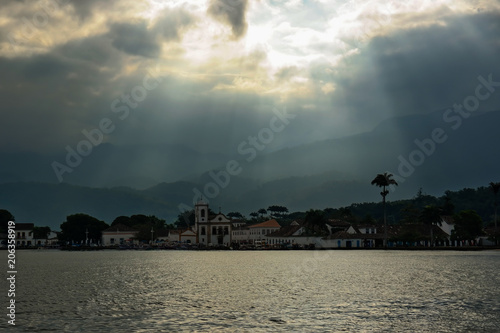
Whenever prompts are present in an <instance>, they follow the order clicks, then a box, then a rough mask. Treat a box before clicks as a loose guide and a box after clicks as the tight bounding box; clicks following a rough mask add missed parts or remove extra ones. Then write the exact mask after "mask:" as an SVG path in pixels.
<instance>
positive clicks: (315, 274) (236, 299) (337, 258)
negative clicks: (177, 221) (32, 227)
mask: <svg viewBox="0 0 500 333" xmlns="http://www.w3.org/2000/svg"><path fill="white" fill-rule="evenodd" d="M4 253H6V252H4ZM5 257H6V255H5ZM5 262H6V263H7V259H5ZM4 267H6V265H5V266H4ZM16 269H17V274H16V281H15V306H16V308H15V311H16V312H15V326H12V325H10V324H8V320H9V318H8V317H7V313H8V311H9V310H8V309H7V306H8V304H9V303H8V302H9V300H10V299H11V298H9V297H8V296H7V292H8V289H9V284H8V283H7V281H6V279H4V282H3V283H2V284H1V287H2V288H3V290H2V294H3V295H4V297H3V300H4V302H3V306H2V308H3V309H4V310H3V311H4V312H5V313H4V315H3V320H2V321H1V323H0V332H500V251H474V252H461V251H397V250H330V251H320V250H318V251H299V250H297V251H295V250H289V251H182V250H170V251H132V250H129V251H119V250H104V251H88V252H67V251H59V250H19V251H17V252H16ZM6 272H7V269H6V270H5V276H6V277H8V274H7V273H6Z"/></svg>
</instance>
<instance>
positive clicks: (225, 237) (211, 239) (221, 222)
mask: <svg viewBox="0 0 500 333" xmlns="http://www.w3.org/2000/svg"><path fill="white" fill-rule="evenodd" d="M194 218H195V228H194V233H195V234H196V243H197V244H202V245H205V246H215V245H224V246H230V245H231V241H232V240H231V236H232V226H233V225H232V223H231V220H230V219H229V218H228V217H226V216H225V215H224V214H222V213H221V212H220V211H219V213H218V214H215V215H209V209H208V204H207V203H206V202H204V201H203V200H200V201H198V203H196V205H195V208H194Z"/></svg>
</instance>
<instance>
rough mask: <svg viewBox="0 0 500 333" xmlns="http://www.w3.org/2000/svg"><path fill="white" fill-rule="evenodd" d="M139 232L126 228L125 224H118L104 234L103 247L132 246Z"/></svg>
mask: <svg viewBox="0 0 500 333" xmlns="http://www.w3.org/2000/svg"><path fill="white" fill-rule="evenodd" d="M137 232H138V231H137V230H134V229H133V228H131V227H129V226H126V225H124V224H121V223H118V224H116V225H114V226H111V227H109V228H107V229H105V230H103V232H102V245H103V246H113V245H125V244H132V243H133V240H134V239H135V236H136V235H137Z"/></svg>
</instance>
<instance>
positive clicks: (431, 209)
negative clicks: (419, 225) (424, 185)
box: [420, 205, 441, 247]
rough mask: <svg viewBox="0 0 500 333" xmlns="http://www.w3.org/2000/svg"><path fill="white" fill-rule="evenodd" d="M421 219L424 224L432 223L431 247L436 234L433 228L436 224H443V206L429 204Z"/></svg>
mask: <svg viewBox="0 0 500 333" xmlns="http://www.w3.org/2000/svg"><path fill="white" fill-rule="evenodd" d="M420 221H421V222H423V223H424V224H427V225H430V227H431V238H430V239H431V247H432V246H434V235H433V230H432V229H433V228H434V225H436V224H437V225H441V208H440V207H438V206H435V205H428V206H425V207H424V210H423V211H422V214H421V215H420Z"/></svg>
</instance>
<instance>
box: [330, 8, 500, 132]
mask: <svg viewBox="0 0 500 333" xmlns="http://www.w3.org/2000/svg"><path fill="white" fill-rule="evenodd" d="M499 22H500V14H499V13H485V14H476V15H471V16H458V17H457V16H455V17H451V16H450V17H447V18H445V24H436V25H432V26H427V27H420V28H415V29H407V30H400V31H396V32H393V33H391V34H388V35H385V36H380V37H377V38H374V39H373V40H372V41H371V42H370V43H369V44H368V45H366V46H365V47H361V48H360V49H359V54H357V55H355V56H352V57H349V58H346V59H345V60H344V61H343V62H342V63H341V64H340V66H337V68H335V69H334V70H333V71H332V75H331V78H330V80H331V81H333V82H334V83H335V86H336V87H337V90H336V91H335V94H334V96H333V97H332V106H333V107H336V109H337V110H344V111H346V112H349V114H350V117H351V119H352V121H353V122H359V123H360V124H365V126H370V125H369V124H372V125H371V126H373V124H376V123H377V122H379V121H381V120H383V119H386V118H388V117H391V116H394V115H408V114H414V113H427V112H431V111H435V110H440V109H443V108H447V107H449V106H451V105H453V104H454V103H461V102H462V101H463V100H464V98H465V97H467V96H468V95H471V94H473V93H474V89H475V87H476V86H477V84H478V81H477V77H478V76H479V75H483V76H487V75H488V74H490V73H493V77H494V78H498V79H499V80H500V72H499V71H498V66H497V63H498V54H500V24H499ZM325 69H327V67H326V66H325ZM323 79H324V77H323ZM498 99H499V97H497V95H495V96H493V97H492V98H490V99H489V100H488V101H485V102H483V103H482V104H481V107H482V108H483V109H494V108H495V107H497V106H498V104H496V103H498Z"/></svg>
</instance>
